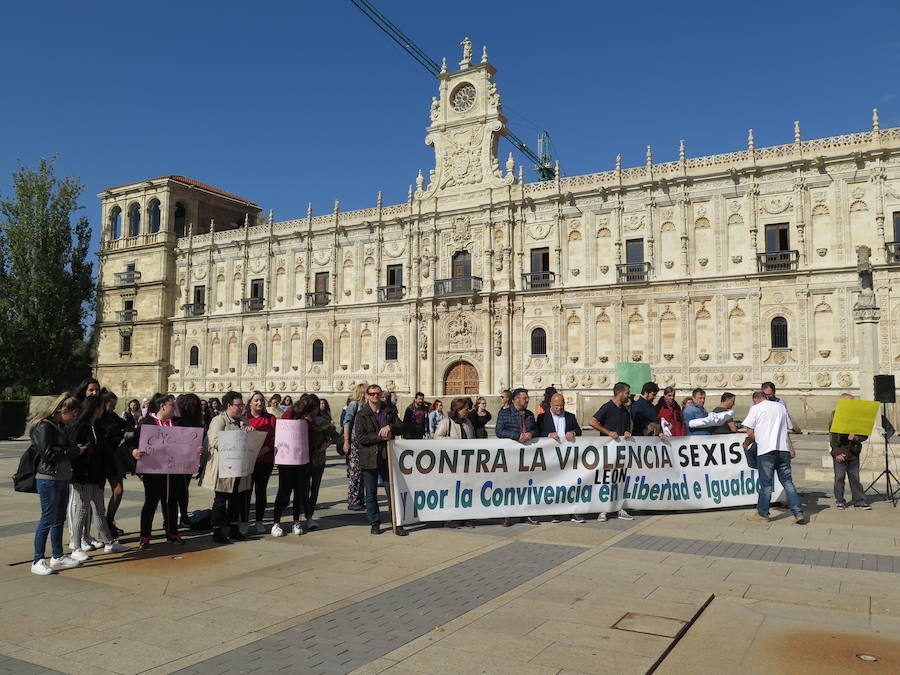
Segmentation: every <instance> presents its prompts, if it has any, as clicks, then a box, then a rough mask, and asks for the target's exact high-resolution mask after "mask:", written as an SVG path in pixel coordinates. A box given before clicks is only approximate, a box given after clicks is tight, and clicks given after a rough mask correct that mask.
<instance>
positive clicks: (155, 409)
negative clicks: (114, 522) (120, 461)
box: [131, 394, 185, 550]
mask: <svg viewBox="0 0 900 675" xmlns="http://www.w3.org/2000/svg"><path fill="white" fill-rule="evenodd" d="M174 417H175V397H174V396H172V395H171V394H156V395H155V396H154V397H153V398H152V399H150V402H149V403H148V405H147V415H146V417H144V418H143V419H142V420H141V423H140V424H139V425H138V428H137V431H136V432H135V435H134V438H133V439H132V443H133V444H135V446H136V447H134V449H133V450H132V451H131V454H132V456H133V457H134V458H135V459H137V460H140V459H141V458H142V457H143V456H144V451H143V450H141V449H140V442H141V431H142V429H143V428H144V427H146V426H161V427H172V426H175V420H174ZM139 475H140V478H141V482H142V483H143V484H144V506H143V507H142V508H141V538H140V543H139V544H138V548H140V549H141V550H144V549H147V548H150V535H151V533H152V531H153V516H154V514H155V513H156V507H157V505H162V509H163V526H164V527H165V530H166V539H167V540H168V541H170V542H172V543H173V544H184V540H183V539H182V538H181V537H180V536H178V497H179V495H180V494H181V490H184V489H185V485H184V480H183V479H182V477H181V476H180V475H176V474H168V473H143V474H139Z"/></svg>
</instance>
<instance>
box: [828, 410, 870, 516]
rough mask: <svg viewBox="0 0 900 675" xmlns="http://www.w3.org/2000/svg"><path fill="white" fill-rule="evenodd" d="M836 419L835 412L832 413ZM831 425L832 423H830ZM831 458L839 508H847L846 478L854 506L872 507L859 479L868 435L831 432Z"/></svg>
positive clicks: (864, 508) (860, 507) (836, 504)
mask: <svg viewBox="0 0 900 675" xmlns="http://www.w3.org/2000/svg"><path fill="white" fill-rule="evenodd" d="M841 398H855V397H854V396H853V394H841ZM831 419H832V421H833V420H834V412H832V413H831ZM828 426H829V427H830V426H831V425H830V424H829V425H828ZM830 436H831V438H830V443H831V459H832V461H833V462H834V505H835V507H836V508H837V509H846V508H847V502H846V501H845V500H844V478H845V477H846V478H848V479H849V481H850V494H851V495H852V496H853V508H855V509H861V510H863V511H870V510H871V509H872V507H871V506H869V504H868V502H866V494H865V492H864V491H863V486H862V483H861V482H860V481H859V453H860V452H862V442H863V441H864V440H866V439H867V438H868V436H859V435H857V434H836V433H834V432H832V433H831V434H830Z"/></svg>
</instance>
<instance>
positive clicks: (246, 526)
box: [238, 523, 250, 537]
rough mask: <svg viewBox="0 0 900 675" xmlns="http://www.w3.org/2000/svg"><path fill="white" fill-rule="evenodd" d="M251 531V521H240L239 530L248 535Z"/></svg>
mask: <svg viewBox="0 0 900 675" xmlns="http://www.w3.org/2000/svg"><path fill="white" fill-rule="evenodd" d="M249 531H250V524H249V523H238V532H240V533H241V534H242V535H244V536H245V537H246V536H247V533H248V532H249Z"/></svg>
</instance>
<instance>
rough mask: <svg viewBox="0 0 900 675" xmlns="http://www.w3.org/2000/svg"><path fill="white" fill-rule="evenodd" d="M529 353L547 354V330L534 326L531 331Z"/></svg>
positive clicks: (536, 354) (533, 354) (535, 354)
mask: <svg viewBox="0 0 900 675" xmlns="http://www.w3.org/2000/svg"><path fill="white" fill-rule="evenodd" d="M531 355H532V356H546V355H547V331H545V330H544V329H543V328H535V329H534V330H533V331H531Z"/></svg>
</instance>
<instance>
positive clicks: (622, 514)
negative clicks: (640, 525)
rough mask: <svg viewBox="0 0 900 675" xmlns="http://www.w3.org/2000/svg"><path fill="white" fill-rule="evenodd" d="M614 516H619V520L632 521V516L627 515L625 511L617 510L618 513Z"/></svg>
mask: <svg viewBox="0 0 900 675" xmlns="http://www.w3.org/2000/svg"><path fill="white" fill-rule="evenodd" d="M616 515H618V516H619V520H634V516H632V515H631V514H629V513H628V511H626V510H625V509H619V513H618V514H616Z"/></svg>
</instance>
